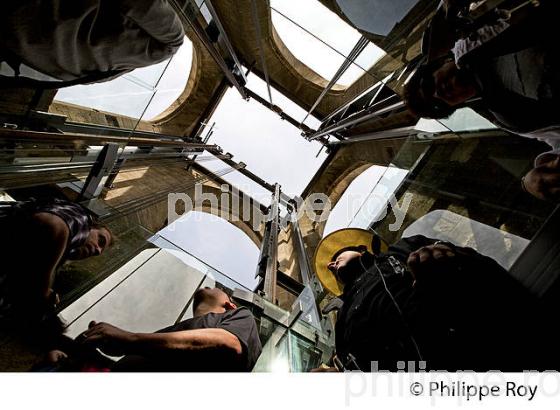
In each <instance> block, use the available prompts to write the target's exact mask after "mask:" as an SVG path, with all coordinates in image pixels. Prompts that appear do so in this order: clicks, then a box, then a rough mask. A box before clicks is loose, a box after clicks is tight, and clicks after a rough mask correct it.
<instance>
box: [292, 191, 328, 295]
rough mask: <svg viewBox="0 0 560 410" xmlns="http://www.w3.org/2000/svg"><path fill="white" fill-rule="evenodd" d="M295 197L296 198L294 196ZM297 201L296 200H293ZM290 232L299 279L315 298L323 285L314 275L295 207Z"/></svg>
mask: <svg viewBox="0 0 560 410" xmlns="http://www.w3.org/2000/svg"><path fill="white" fill-rule="evenodd" d="M296 199H297V198H296ZM294 203H298V201H294ZM292 232H293V235H294V242H295V249H296V253H297V256H298V262H299V270H300V273H301V281H302V283H303V285H304V286H309V287H310V288H311V290H312V291H313V295H314V297H315V299H316V300H317V298H318V297H319V296H321V295H322V294H323V286H321V283H320V282H319V280H318V279H317V277H316V276H315V273H314V272H313V269H312V267H311V263H310V262H309V258H308V255H307V251H306V249H305V243H304V241H303V235H302V234H301V229H300V227H299V221H298V219H297V209H295V208H294V209H293V212H292Z"/></svg>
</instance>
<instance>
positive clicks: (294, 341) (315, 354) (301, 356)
mask: <svg viewBox="0 0 560 410" xmlns="http://www.w3.org/2000/svg"><path fill="white" fill-rule="evenodd" d="M322 357H323V352H322V351H321V350H319V349H318V348H317V347H316V346H315V345H314V343H312V342H311V341H310V340H307V339H305V338H303V337H301V336H299V335H298V334H297V333H295V332H290V359H291V360H290V365H291V367H290V370H291V372H293V373H295V372H309V371H310V370H311V369H315V368H317V367H319V366H320V365H321V362H322V360H321V359H322Z"/></svg>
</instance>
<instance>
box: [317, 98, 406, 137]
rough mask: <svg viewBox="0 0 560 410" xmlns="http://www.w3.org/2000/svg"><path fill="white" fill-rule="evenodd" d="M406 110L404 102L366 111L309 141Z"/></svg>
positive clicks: (333, 126)
mask: <svg viewBox="0 0 560 410" xmlns="http://www.w3.org/2000/svg"><path fill="white" fill-rule="evenodd" d="M404 108H405V105H404V102H402V101H399V102H397V103H395V104H391V105H389V106H388V107H385V108H381V109H379V110H375V111H370V110H364V113H363V114H361V115H353V116H351V117H350V118H346V119H344V120H342V121H339V122H338V123H336V124H333V125H331V126H330V127H328V128H326V129H324V130H322V131H318V132H316V133H315V134H313V135H311V136H309V137H308V139H309V140H310V141H312V140H315V139H317V138H321V137H325V136H327V135H330V134H332V133H334V132H337V131H341V130H343V129H345V128H348V127H351V126H354V125H357V124H361V123H363V122H365V121H369V120H371V119H374V118H377V117H380V116H382V115H384V114H388V113H390V112H391V111H396V110H401V109H404Z"/></svg>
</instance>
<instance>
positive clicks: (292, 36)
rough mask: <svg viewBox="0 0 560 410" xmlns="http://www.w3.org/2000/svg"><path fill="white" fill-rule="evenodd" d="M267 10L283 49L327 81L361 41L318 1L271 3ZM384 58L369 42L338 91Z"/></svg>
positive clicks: (350, 28)
mask: <svg viewBox="0 0 560 410" xmlns="http://www.w3.org/2000/svg"><path fill="white" fill-rule="evenodd" d="M270 6H271V17H272V24H273V25H274V29H275V30H276V32H277V33H278V36H279V37H280V39H281V40H282V42H283V43H284V45H285V46H286V47H287V48H288V49H289V50H290V52H291V53H292V54H293V55H294V56H295V57H296V58H297V59H298V60H299V61H301V62H302V63H303V64H305V65H307V66H308V67H309V68H310V69H311V70H313V71H315V72H316V73H317V74H319V75H320V76H321V77H323V78H324V79H326V80H330V79H331V78H332V77H333V76H334V74H335V73H336V71H337V70H338V68H339V67H340V66H341V65H342V63H343V62H344V60H345V57H346V56H348V55H349V54H350V52H351V50H352V48H353V47H354V46H355V45H356V43H357V42H358V40H359V39H360V37H361V34H360V33H359V32H358V31H357V30H356V29H354V28H353V27H352V26H350V25H349V24H347V23H346V22H345V21H344V20H342V19H341V18H340V17H338V16H337V15H336V14H335V13H333V12H331V11H330V10H329V9H328V8H327V7H325V6H324V5H322V4H321V3H320V2H319V1H317V0H300V1H297V2H295V1H283V0H271V1H270ZM325 43H326V44H329V45H330V46H331V47H329V46H327V45H326V44H325ZM384 55H385V52H384V51H383V50H382V49H381V48H379V47H377V46H376V45H375V44H373V43H371V42H370V43H369V44H368V45H367V46H366V48H365V49H364V50H363V51H362V53H361V54H360V55H359V56H358V58H356V60H355V62H354V64H352V65H351V66H350V67H349V68H348V70H347V71H346V72H345V73H344V74H343V76H342V77H341V78H340V79H339V80H338V83H337V86H338V87H339V89H340V88H342V89H343V88H345V87H348V86H350V85H351V84H352V83H354V82H355V81H356V80H357V79H358V78H360V77H361V76H362V75H364V73H365V70H368V69H369V68H371V67H372V66H373V64H375V63H376V62H377V61H379V59H381V58H382V57H383V56H384Z"/></svg>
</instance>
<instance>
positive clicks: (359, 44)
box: [253, 0, 369, 124]
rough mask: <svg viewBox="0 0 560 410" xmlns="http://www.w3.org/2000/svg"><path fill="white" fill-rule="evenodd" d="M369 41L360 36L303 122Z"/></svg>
mask: <svg viewBox="0 0 560 410" xmlns="http://www.w3.org/2000/svg"><path fill="white" fill-rule="evenodd" d="M253 1H254V0H253ZM368 43H369V40H368V39H367V38H365V37H364V36H362V37H360V39H359V40H358V42H357V43H356V45H355V46H354V48H353V49H352V51H351V52H350V54H349V55H348V57H346V59H345V60H344V62H343V63H342V65H341V66H340V68H339V69H338V70H337V71H336V73H335V74H334V76H333V77H332V78H331V81H329V83H328V84H327V86H326V87H325V88H324V89H323V91H322V92H321V94H320V95H319V97H317V100H316V101H315V103H314V104H313V105H312V106H311V108H310V109H309V111H308V112H307V115H306V116H305V118H304V119H303V121H302V122H301V123H302V124H303V123H304V122H305V120H306V119H307V118H309V116H310V115H311V113H312V112H313V111H315V108H317V106H318V105H319V104H320V103H321V101H322V100H323V98H325V95H327V93H328V92H329V91H330V90H331V89H332V88H333V87H334V85H335V84H336V83H337V81H338V80H339V79H340V77H342V76H343V75H344V73H345V72H346V71H347V70H348V68H350V66H351V65H352V64H354V61H356V58H358V56H359V55H360V54H361V53H362V51H364V49H365V48H366V47H367V45H368Z"/></svg>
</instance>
